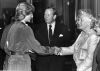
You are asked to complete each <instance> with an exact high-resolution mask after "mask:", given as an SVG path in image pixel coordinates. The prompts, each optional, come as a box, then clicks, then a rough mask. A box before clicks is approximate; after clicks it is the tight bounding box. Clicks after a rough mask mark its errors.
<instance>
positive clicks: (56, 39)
mask: <svg viewBox="0 0 100 71" xmlns="http://www.w3.org/2000/svg"><path fill="white" fill-rule="evenodd" d="M60 35H63V36H60ZM35 36H36V39H37V40H38V41H39V42H40V43H41V45H43V46H58V47H62V46H68V45H69V43H70V32H69V31H68V29H67V28H66V26H65V25H64V24H61V23H59V22H56V25H55V30H54V34H53V37H52V40H51V41H50V44H49V40H48V30H47V24H46V23H43V24H40V25H39V29H38V30H37V32H36V33H35Z"/></svg>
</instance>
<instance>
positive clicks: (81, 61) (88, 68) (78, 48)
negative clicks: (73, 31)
mask: <svg viewBox="0 0 100 71" xmlns="http://www.w3.org/2000/svg"><path fill="white" fill-rule="evenodd" d="M98 41H99V37H97V36H96V35H95V34H94V33H93V34H90V35H88V34H86V33H84V32H81V34H80V35H79V37H78V38H77V40H76V42H75V44H74V45H73V47H74V54H73V58H74V61H75V63H76V66H77V71H92V61H93V54H92V53H91V52H90V51H93V52H94V50H95V48H96V46H97V43H98Z"/></svg>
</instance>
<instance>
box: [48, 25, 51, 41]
mask: <svg viewBox="0 0 100 71" xmlns="http://www.w3.org/2000/svg"><path fill="white" fill-rule="evenodd" d="M51 28H52V25H49V41H51V38H52V29H51Z"/></svg>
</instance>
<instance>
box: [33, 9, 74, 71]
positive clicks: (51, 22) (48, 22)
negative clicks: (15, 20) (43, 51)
mask: <svg viewBox="0 0 100 71" xmlns="http://www.w3.org/2000/svg"><path fill="white" fill-rule="evenodd" d="M56 17H57V12H56V10H55V9H54V8H51V7H49V8H47V9H46V10H45V13H44V20H45V23H41V24H40V25H39V28H38V30H37V32H36V33H35V36H36V39H37V40H38V41H39V42H40V44H41V45H42V46H48V47H51V48H53V47H54V46H58V47H61V46H67V45H69V41H70V32H69V31H68V29H67V27H66V26H65V25H64V24H63V23H61V22H60V20H58V18H56ZM66 58H70V57H69V56H66ZM68 60H70V59H68ZM64 62H65V56H56V55H38V56H37V60H36V68H37V71H63V67H64ZM68 62H69V61H68ZM71 69H72V68H71ZM71 69H70V70H71ZM70 70H69V71H70Z"/></svg>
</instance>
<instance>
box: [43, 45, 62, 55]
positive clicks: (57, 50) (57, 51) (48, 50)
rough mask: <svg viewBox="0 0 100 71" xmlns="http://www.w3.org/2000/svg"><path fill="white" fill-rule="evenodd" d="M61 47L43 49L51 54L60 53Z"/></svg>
mask: <svg viewBox="0 0 100 71" xmlns="http://www.w3.org/2000/svg"><path fill="white" fill-rule="evenodd" d="M61 50H62V49H61V48H59V47H56V46H55V47H47V48H46V49H45V53H48V54H50V55H52V54H54V55H60V52H61Z"/></svg>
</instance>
